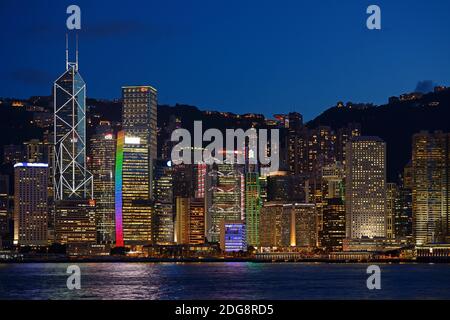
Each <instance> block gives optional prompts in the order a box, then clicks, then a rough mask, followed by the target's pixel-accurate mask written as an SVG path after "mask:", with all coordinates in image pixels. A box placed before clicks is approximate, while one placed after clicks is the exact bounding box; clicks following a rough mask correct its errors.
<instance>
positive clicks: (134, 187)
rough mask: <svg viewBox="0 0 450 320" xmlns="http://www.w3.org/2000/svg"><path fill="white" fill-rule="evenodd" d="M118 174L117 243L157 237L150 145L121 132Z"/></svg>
mask: <svg viewBox="0 0 450 320" xmlns="http://www.w3.org/2000/svg"><path fill="white" fill-rule="evenodd" d="M115 170H116V177H115V222H116V246H118V247H123V246H131V245H145V244H150V243H152V241H153V236H152V212H153V207H152V205H151V203H150V199H149V196H150V192H149V190H150V181H149V179H148V177H149V170H150V168H149V166H148V146H147V144H146V143H145V142H144V143H141V138H140V137H134V136H127V135H126V133H125V131H120V132H119V133H118V134H117V148H116V167H115Z"/></svg>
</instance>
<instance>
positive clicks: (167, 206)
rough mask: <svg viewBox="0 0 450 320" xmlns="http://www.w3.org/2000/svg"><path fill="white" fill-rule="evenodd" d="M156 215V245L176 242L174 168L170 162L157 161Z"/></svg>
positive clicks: (154, 220) (155, 182)
mask: <svg viewBox="0 0 450 320" xmlns="http://www.w3.org/2000/svg"><path fill="white" fill-rule="evenodd" d="M154 178H155V179H154V184H155V187H154V198H155V202H154V204H155V214H154V219H153V222H154V224H153V227H154V228H153V229H154V238H155V242H156V244H169V243H173V241H174V220H175V219H174V214H175V212H174V211H175V210H174V198H173V187H174V185H173V167H172V163H171V162H170V161H165V160H157V161H156V162H155V174H154Z"/></svg>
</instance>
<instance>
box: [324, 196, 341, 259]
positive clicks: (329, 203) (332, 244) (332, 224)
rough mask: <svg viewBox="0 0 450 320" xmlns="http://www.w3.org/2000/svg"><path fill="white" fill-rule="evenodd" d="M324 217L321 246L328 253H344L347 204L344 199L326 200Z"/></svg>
mask: <svg viewBox="0 0 450 320" xmlns="http://www.w3.org/2000/svg"><path fill="white" fill-rule="evenodd" d="M322 216H323V226H322V232H321V234H320V246H321V247H322V248H324V249H325V250H327V251H328V252H330V251H331V252H335V251H342V242H343V240H344V239H345V203H344V201H343V200H342V198H327V199H325V202H324V204H323V208H322Z"/></svg>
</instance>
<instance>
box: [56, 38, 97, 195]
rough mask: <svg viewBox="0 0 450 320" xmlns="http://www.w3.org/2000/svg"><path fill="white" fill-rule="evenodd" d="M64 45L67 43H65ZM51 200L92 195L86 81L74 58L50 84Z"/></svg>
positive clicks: (67, 62)
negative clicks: (53, 198) (52, 142)
mask: <svg viewBox="0 0 450 320" xmlns="http://www.w3.org/2000/svg"><path fill="white" fill-rule="evenodd" d="M67 47H68V46H67ZM53 99H54V100H53V104H54V137H53V138H54V145H55V149H54V150H55V157H54V165H53V167H54V188H55V191H54V192H55V201H59V200H86V199H92V190H93V189H92V188H93V186H92V175H91V173H90V172H88V171H87V167H86V143H87V141H86V83H85V82H84V80H83V78H82V77H81V75H80V73H79V71H78V48H77V52H76V61H75V62H69V52H68V49H66V71H65V72H64V73H63V74H62V75H61V76H60V77H59V78H58V79H57V80H56V81H55V83H54V86H53Z"/></svg>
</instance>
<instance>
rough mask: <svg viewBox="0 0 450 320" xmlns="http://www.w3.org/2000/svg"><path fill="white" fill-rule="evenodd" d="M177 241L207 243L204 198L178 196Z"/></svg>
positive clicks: (182, 242) (180, 242) (181, 242)
mask: <svg viewBox="0 0 450 320" xmlns="http://www.w3.org/2000/svg"><path fill="white" fill-rule="evenodd" d="M175 241H176V243H177V244H203V243H205V203H204V200H203V199H195V198H181V197H177V198H176V220H175Z"/></svg>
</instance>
